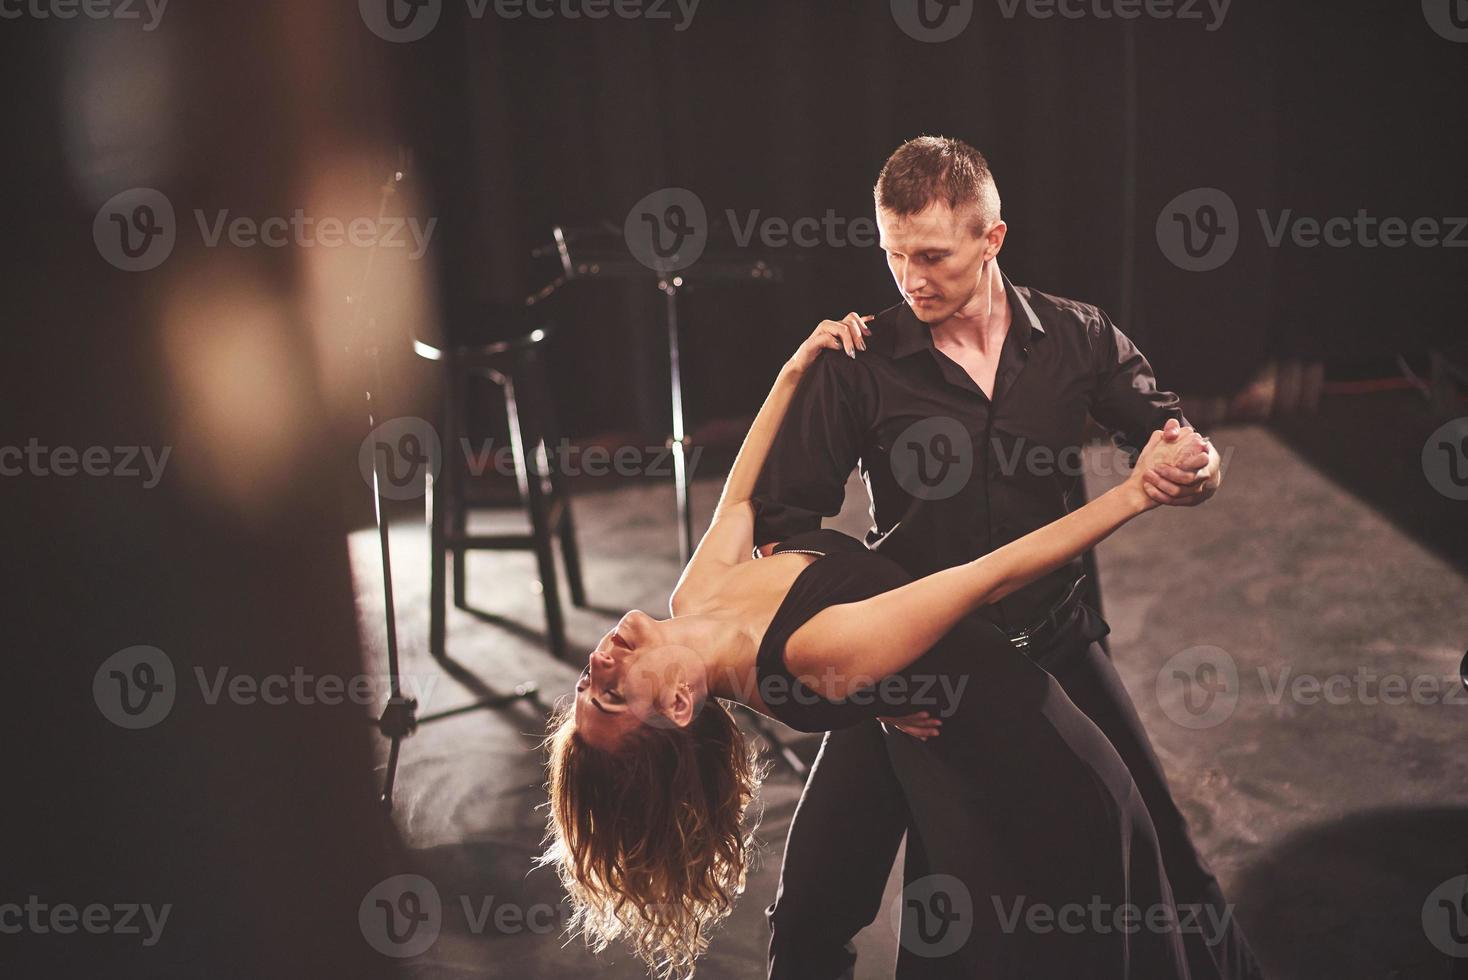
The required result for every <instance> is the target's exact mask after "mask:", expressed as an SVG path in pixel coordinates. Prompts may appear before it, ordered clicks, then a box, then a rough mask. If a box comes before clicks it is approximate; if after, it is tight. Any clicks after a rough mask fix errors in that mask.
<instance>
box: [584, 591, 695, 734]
mask: <svg viewBox="0 0 1468 980" xmlns="http://www.w3.org/2000/svg"><path fill="white" fill-rule="evenodd" d="M670 633H671V629H670V623H669V622H659V621H658V620H656V619H653V618H652V617H651V616H649V615H648V614H647V613H645V612H642V611H641V610H637V609H634V610H632V611H631V612H629V613H628V614H627V615H625V616H623V617H622V621H621V622H619V623H618V624H617V625H616V626H615V627H613V628H612V630H611V631H610V632H608V633H607V635H606V636H603V637H602V638H601V642H599V643H598V644H597V645H596V648H595V649H593V650H592V651H591V655H590V656H588V657H587V659H586V669H585V670H583V671H582V672H581V677H580V679H579V680H578V681H577V682H576V714H575V717H576V731H577V733H578V734H580V735H581V736H582V737H583V738H585V739H586V740H587V741H588V742H590V743H591V744H592V745H596V746H598V747H603V748H610V747H612V746H615V745H616V744H617V742H618V741H619V740H620V739H621V738H622V737H623V736H625V735H626V734H627V733H628V732H630V731H634V730H636V729H637V728H639V727H641V726H642V725H644V724H673V722H671V721H670V720H669V718H668V713H669V710H670V708H671V706H672V705H671V703H672V700H673V699H674V697H675V696H676V695H677V693H678V689H679V687H680V685H682V686H683V687H685V688H686V686H687V685H686V684H685V683H684V682H685V681H686V680H687V676H688V674H687V671H688V669H689V659H688V658H689V657H692V656H695V655H694V654H693V651H691V650H689V649H688V648H687V647H683V646H679V645H677V644H676V643H674V642H672V637H671V636H670Z"/></svg>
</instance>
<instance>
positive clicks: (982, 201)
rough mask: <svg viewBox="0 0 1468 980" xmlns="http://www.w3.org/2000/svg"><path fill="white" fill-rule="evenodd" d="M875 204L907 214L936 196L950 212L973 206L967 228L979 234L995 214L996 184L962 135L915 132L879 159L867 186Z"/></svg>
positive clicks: (922, 207)
mask: <svg viewBox="0 0 1468 980" xmlns="http://www.w3.org/2000/svg"><path fill="white" fill-rule="evenodd" d="M872 194H873V196H874V197H875V198H876V201H877V207H878V208H880V209H882V210H884V211H891V212H894V213H895V214H901V215H912V214H917V213H918V212H919V211H922V210H924V209H925V208H927V207H928V206H929V205H930V204H933V203H934V202H935V201H940V200H941V201H944V202H946V203H947V205H948V206H949V207H950V208H952V209H953V210H954V211H955V212H957V211H959V210H960V209H961V208H965V207H970V208H974V209H975V220H974V223H973V225H972V226H971V229H970V230H972V231H973V233H974V234H975V235H982V234H983V233H984V232H986V231H988V230H989V228H991V227H992V226H993V225H994V223H995V222H996V221H998V220H999V188H997V187H995V186H994V175H993V174H991V173H990V172H989V161H988V160H985V159H984V155H983V154H982V153H980V152H979V151H978V150H976V149H974V148H973V147H972V146H969V145H968V144H967V143H965V142H964V141H963V140H956V139H950V138H948V137H946V136H919V137H918V138H917V139H911V140H908V141H907V142H906V143H903V144H902V145H901V146H899V147H898V148H897V150H896V151H895V152H894V153H893V154H892V155H891V156H890V157H888V158H887V162H886V163H884V164H883V165H882V172H881V173H880V174H878V175H877V186H876V187H875V188H873V189H872Z"/></svg>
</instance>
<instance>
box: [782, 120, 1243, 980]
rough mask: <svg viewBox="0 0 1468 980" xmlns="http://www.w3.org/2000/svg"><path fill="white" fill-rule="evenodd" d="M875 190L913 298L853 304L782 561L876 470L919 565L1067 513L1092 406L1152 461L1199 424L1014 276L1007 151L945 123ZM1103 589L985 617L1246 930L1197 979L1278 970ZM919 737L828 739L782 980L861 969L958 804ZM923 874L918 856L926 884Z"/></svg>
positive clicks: (1193, 958)
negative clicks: (1176, 794)
mask: <svg viewBox="0 0 1468 980" xmlns="http://www.w3.org/2000/svg"><path fill="white" fill-rule="evenodd" d="M875 199H876V210H877V224H878V228H879V230H880V232H881V245H882V249H883V250H884V251H885V252H886V253H887V261H888V265H889V266H890V268H891V270H892V275H893V278H894V279H895V280H896V283H897V287H898V290H899V291H900V292H901V294H902V299H903V301H904V302H903V303H901V304H899V305H897V306H895V307H893V308H892V309H889V310H887V311H885V312H883V313H881V314H880V315H878V316H877V317H876V318H875V320H873V321H872V322H871V323H870V324H869V325H868V326H867V328H862V327H861V323H862V321H861V318H859V317H857V316H856V315H855V314H852V315H851V317H849V318H848V320H849V321H850V322H852V323H853V325H854V326H855V327H857V328H858V329H854V330H853V331H852V334H853V336H854V337H856V338H858V339H857V340H856V341H855V342H854V344H853V348H852V349H850V350H849V351H848V354H850V355H851V357H850V358H849V359H848V358H846V357H841V356H839V355H835V354H833V353H827V354H825V355H824V356H823V357H822V358H821V360H820V361H818V362H817V364H816V365H815V367H814V368H812V370H811V371H810V372H809V373H808V375H807V377H806V379H805V380H804V381H803V383H802V385H801V387H800V390H799V391H798V393H797V395H796V401H795V403H794V404H793V405H792V406H791V408H790V411H789V413H788V415H787V417H786V421H785V423H784V425H783V427H782V429H781V431H780V434H779V436H778V438H777V441H776V444H775V447H774V449H773V450H772V452H771V455H770V459H769V462H768V463H767V464H766V468H765V471H764V474H763V475H762V477H761V481H760V486H759V488H758V489H757V491H756V495H755V500H754V503H755V508H756V514H757V517H756V528H755V540H756V541H757V542H760V549H759V550H760V551H761V552H762V553H768V552H769V550H770V549H771V548H773V546H774V545H775V544H776V543H778V542H779V541H781V540H783V539H785V538H788V537H790V536H791V535H792V534H795V533H797V532H799V531H804V530H808V529H811V528H815V527H819V526H820V523H821V519H822V518H823V517H829V516H833V515H835V514H836V513H837V511H838V510H839V509H840V507H841V503H842V499H843V496H844V486H845V482H846V477H847V475H848V474H849V473H850V472H851V470H852V468H853V466H856V465H857V464H858V463H859V464H860V468H861V474H862V477H863V480H864V482H865V483H866V485H867V488H868V491H869V493H870V495H871V498H872V514H873V518H874V525H873V527H872V528H871V529H870V530H869V531H868V533H867V544H868V546H869V547H872V548H874V549H877V550H879V551H881V553H882V554H884V555H886V556H888V557H890V558H892V559H894V560H896V561H897V562H898V563H899V564H901V565H902V566H903V567H904V568H905V569H906V571H907V572H908V573H910V574H911V575H913V576H914V577H919V576H922V575H926V574H929V573H931V572H934V571H938V570H940V569H943V568H948V567H951V566H954V565H958V564H961V563H963V562H968V561H972V560H973V559H975V558H977V557H979V556H980V555H983V554H985V553H987V552H989V551H991V550H993V549H994V548H997V547H999V546H1001V545H1003V544H1005V543H1007V542H1009V541H1012V540H1014V539H1015V538H1018V537H1020V536H1022V535H1024V534H1026V533H1027V532H1029V531H1031V530H1033V529H1035V528H1037V527H1040V526H1042V525H1044V524H1047V523H1049V522H1051V521H1053V520H1056V519H1057V518H1059V517H1061V516H1062V515H1064V514H1065V513H1066V512H1067V511H1068V510H1069V509H1070V507H1071V504H1072V502H1073V501H1074V500H1076V498H1077V495H1078V494H1079V493H1080V492H1081V490H1082V488H1081V487H1080V475H1079V467H1078V466H1077V465H1076V464H1077V463H1078V461H1079V447H1080V445H1081V443H1082V440H1083V438H1084V433H1085V428H1086V418H1087V415H1089V416H1090V417H1091V418H1093V419H1095V420H1096V421H1097V422H1098V423H1100V424H1101V425H1102V426H1104V427H1105V428H1107V429H1108V430H1110V431H1111V432H1112V433H1113V435H1114V438H1115V440H1116V442H1117V443H1118V445H1120V446H1122V447H1123V448H1124V449H1128V450H1129V452H1130V454H1131V455H1132V458H1133V459H1134V458H1135V454H1136V452H1137V450H1138V447H1141V446H1143V445H1145V444H1146V441H1147V437H1148V435H1149V434H1150V433H1151V432H1152V431H1153V430H1155V429H1161V428H1164V426H1165V425H1166V424H1167V422H1168V420H1173V419H1175V420H1177V421H1178V422H1183V419H1182V413H1181V410H1180V407H1179V403H1178V399H1177V396H1176V395H1174V394H1172V393H1170V392H1165V391H1159V390H1158V389H1157V386H1156V383H1155V380H1154V378H1153V375H1152V369H1151V366H1150V365H1149V364H1148V363H1147V360H1146V359H1145V358H1144V357H1143V356H1142V355H1141V353H1140V352H1139V351H1138V350H1137V348H1136V347H1135V346H1134V345H1133V344H1132V343H1131V341H1129V340H1128V339H1127V338H1126V337H1125V336H1124V335H1123V334H1122V333H1121V331H1120V330H1118V329H1117V328H1116V327H1115V326H1114V325H1113V324H1112V322H1111V321H1110V319H1108V318H1107V316H1106V314H1105V313H1103V312H1101V311H1100V310H1098V309H1097V308H1095V307H1094V306H1089V305H1087V304H1084V303H1078V302H1075V301H1073V300H1067V299H1061V298H1058V297H1055V296H1049V295H1046V294H1044V293H1040V292H1038V291H1035V290H1031V289H1027V288H1024V287H1019V286H1015V285H1014V284H1013V283H1011V282H1010V281H1009V279H1008V277H1006V276H1005V275H1004V274H1003V273H1002V272H1001V271H1000V269H999V265H998V255H999V252H1000V250H1001V248H1002V247H1003V244H1004V237H1005V234H1006V231H1007V226H1006V225H1005V223H1004V221H1003V220H1002V218H1001V216H1000V201H999V194H998V190H997V188H996V187H995V184H994V180H993V177H992V175H991V174H990V172H989V168H988V164H987V162H986V161H985V159H984V157H983V155H982V154H980V153H979V152H978V151H977V150H975V149H974V148H973V147H971V146H969V145H967V144H966V143H963V142H961V141H958V140H952V139H945V138H938V137H922V138H920V139H915V140H912V141H909V142H907V143H905V144H903V145H902V146H901V147H899V148H898V150H897V151H896V152H895V153H893V154H892V156H891V157H890V158H889V159H888V161H887V163H886V164H885V166H884V167H883V168H882V172H881V175H880V176H879V178H878V180H877V184H876V188H875ZM858 348H859V350H858ZM1146 480H1147V482H1148V493H1149V494H1150V495H1151V496H1153V497H1154V499H1156V500H1158V501H1159V502H1161V503H1165V504H1169V505H1173V506H1194V505H1196V504H1199V503H1202V502H1203V501H1205V500H1207V499H1208V497H1209V496H1210V495H1212V494H1213V493H1214V492H1215V491H1216V489H1217V487H1218V485H1219V480H1220V464H1219V457H1218V454H1217V452H1216V450H1211V451H1210V458H1209V463H1208V465H1207V466H1206V467H1205V468H1204V469H1202V470H1199V471H1197V472H1185V471H1182V470H1178V469H1175V468H1164V469H1162V470H1160V471H1158V472H1155V473H1149V474H1147V475H1146ZM1084 594H1085V590H1084V580H1083V577H1082V576H1081V575H1080V571H1079V563H1076V565H1075V566H1072V567H1069V568H1064V569H1061V570H1059V571H1057V572H1055V573H1054V574H1052V575H1050V576H1048V577H1047V578H1045V579H1042V580H1041V581H1039V582H1036V583H1034V584H1033V585H1031V586H1029V587H1028V588H1026V589H1023V590H1021V591H1019V592H1016V593H1014V594H1013V595H1011V596H1010V597H1008V598H1006V599H1004V600H1003V601H1001V602H999V603H998V604H997V605H994V606H991V607H988V608H986V609H985V610H984V611H983V613H982V615H983V616H984V617H985V618H987V619H989V620H991V621H992V622H993V623H994V624H995V625H997V626H998V627H999V628H1001V629H1002V630H1004V631H1005V632H1006V633H1007V634H1008V635H1009V637H1010V639H1011V642H1012V643H1014V644H1015V646H1016V647H1017V648H1019V649H1020V650H1022V651H1023V652H1024V653H1025V654H1026V655H1028V656H1029V657H1031V658H1032V659H1033V660H1035V661H1036V662H1037V663H1038V664H1039V665H1040V666H1042V667H1044V668H1045V669H1046V670H1047V671H1049V672H1050V673H1051V674H1052V675H1053V676H1054V677H1055V678H1056V680H1057V681H1058V682H1059V683H1060V685H1061V686H1062V687H1063V688H1064V690H1065V692H1066V694H1067V695H1069V697H1070V698H1071V700H1072V701H1074V702H1075V704H1076V705H1077V706H1078V707H1079V708H1080V709H1081V710H1082V711H1083V712H1085V713H1086V714H1087V716H1089V717H1090V719H1091V720H1092V721H1093V722H1095V724H1096V725H1097V726H1098V727H1099V728H1100V729H1101V730H1102V731H1103V732H1104V733H1105V734H1106V736H1107V737H1108V738H1109V739H1110V740H1111V742H1112V744H1113V745H1114V746H1115V747H1116V750H1117V752H1118V753H1119V754H1120V755H1121V757H1122V759H1123V760H1124V761H1125V762H1126V764H1127V767H1128V768H1129V769H1130V771H1131V773H1132V777H1133V779H1134V780H1135V781H1136V783H1137V785H1138V787H1139V788H1140V790H1141V793H1142V796H1143V798H1144V800H1145V802H1146V805H1147V807H1148V810H1149V811H1150V813H1151V816H1152V819H1153V822H1154V823H1155V825H1156V828H1157V834H1158V838H1159V841H1160V843H1161V847H1162V854H1163V860H1164V862H1165V864H1166V869H1167V874H1168V878H1169V881H1170V884H1171V886H1172V890H1173V896H1174V899H1175V901H1176V904H1177V905H1178V906H1179V907H1180V908H1184V909H1186V907H1188V906H1194V905H1197V906H1201V907H1203V908H1201V910H1200V911H1201V917H1200V921H1202V922H1208V923H1225V925H1223V926H1220V927H1219V928H1216V929H1208V930H1201V931H1188V932H1187V933H1186V935H1185V937H1184V941H1185V943H1186V946H1187V955H1188V961H1189V969H1190V971H1191V973H1192V975H1193V977H1194V978H1195V980H1196V978H1213V977H1226V978H1241V977H1259V976H1260V975H1261V974H1260V971H1259V967H1258V964H1257V963H1256V961H1255V960H1254V957H1253V954H1252V953H1251V951H1250V950H1249V947H1248V944H1247V943H1246V942H1245V940H1244V938H1243V935H1242V933H1241V932H1240V930H1239V929H1238V926H1237V925H1236V924H1235V923H1234V920H1233V916H1232V914H1231V910H1230V909H1229V908H1228V907H1227V905H1226V903H1225V901H1224V898H1223V895H1222V893H1221V891H1220V889H1219V886H1218V882H1217V880H1216V879H1215V878H1214V876H1213V874H1212V872H1211V871H1209V869H1208V867H1207V865H1206V863H1205V862H1204V861H1203V860H1202V858H1201V857H1200V856H1199V855H1198V853H1197V851H1196V849H1195V848H1194V847H1193V844H1192V842H1191V840H1190V839H1189V835H1188V829H1187V825H1186V822H1185V820H1184V819H1183V816H1182V814H1181V813H1179V811H1178V809H1177V806H1176V805H1175V803H1174V802H1173V800H1172V796H1171V794H1170V792H1169V790H1168V787H1167V783H1166V780H1165V778H1164V776H1163V773H1162V769H1161V766H1160V764H1159V763H1158V760H1157V757H1156V755H1155V753H1154V752H1153V749H1152V746H1151V743H1150V742H1149V740H1148V738H1147V735H1146V732H1145V731H1144V730H1143V728H1142V725H1141V721H1140V719H1139V718H1138V717H1137V714H1136V710H1135V708H1134V707H1133V705H1132V703H1131V701H1130V699H1129V698H1128V696H1127V693H1126V691H1125V689H1124V688H1123V686H1122V684H1121V680H1120V678H1119V677H1118V676H1117V673H1116V670H1115V668H1114V667H1113V666H1112V664H1111V662H1110V659H1109V654H1108V653H1107V651H1106V650H1105V649H1104V648H1103V647H1102V646H1101V645H1100V643H1099V642H1098V641H1099V640H1100V639H1101V638H1102V637H1104V636H1105V635H1106V634H1107V633H1108V632H1109V627H1108V626H1107V625H1106V624H1105V622H1104V621H1103V620H1102V619H1101V617H1100V615H1099V614H1098V613H1097V612H1096V611H1095V610H1093V609H1091V608H1089V607H1087V606H1086V604H1085V603H1084V602H1083V601H1082V597H1083V595H1084ZM977 673H978V672H977V671H976V674H977ZM979 676H980V678H981V675H979ZM898 727H901V728H902V729H903V731H906V732H908V733H910V734H912V735H917V736H919V737H922V738H926V737H929V736H931V735H933V734H936V732H937V729H936V728H935V727H934V726H933V724H932V721H931V720H930V719H929V720H917V719H913V720H909V721H906V722H901V723H899V725H898ZM903 739H909V735H903V734H897V733H894V732H892V731H884V730H883V729H882V728H881V727H879V726H877V725H875V724H874V725H871V726H864V727H861V728H857V729H851V730H847V731H845V732H839V733H832V734H830V735H828V736H827V737H826V740H825V742H824V743H823V745H822V748H821V753H820V756H819V758H818V759H817V762H816V765H815V767H814V768H813V770H812V773H811V776H810V780H809V782H808V784H807V786H806V789H805V792H804V794H803V795H802V797H801V801H800V805H799V807H798V808H797V810H796V814H795V818H794V821H793V823H792V825H791V829H790V837H789V840H788V841H787V844H786V852H785V862H784V866H783V868H782V871H781V881H780V889H779V893H778V895H777V897H776V901H775V903H774V904H773V905H771V906H770V908H769V910H768V916H769V920H770V926H771V941H770V963H769V975H770V977H771V978H772V980H835V978H837V977H843V976H846V977H849V976H850V975H851V974H852V971H853V968H854V963H855V958H856V954H855V950H854V947H853V946H852V945H851V943H850V940H851V939H852V937H853V936H854V935H855V934H856V933H857V932H858V931H860V930H861V929H862V928H864V927H865V926H866V925H868V924H869V923H870V922H872V921H873V919H875V918H876V916H877V914H878V913H879V912H880V906H881V898H882V893H883V889H884V886H885V883H886V879H887V876H888V873H889V871H890V869H891V867H892V862H893V860H894V859H895V856H896V852H897V848H898V845H899V843H900V841H901V839H902V836H903V833H904V831H905V830H906V829H907V827H908V822H909V819H910V816H915V814H916V812H917V808H919V807H927V808H932V807H942V806H943V805H944V802H943V800H942V787H923V786H921V785H920V784H921V780H918V781H917V784H918V788H917V789H916V790H915V789H914V785H915V783H914V780H913V778H912V774H911V773H907V772H905V773H904V774H903V775H904V776H905V777H907V778H906V779H905V780H901V781H900V780H899V778H898V776H897V775H896V774H895V773H894V771H893V766H894V761H895V760H901V759H904V758H909V759H916V758H918V757H917V756H914V755H913V754H912V751H911V750H910V749H909V748H906V747H904V748H902V749H901V750H900V751H893V752H891V753H890V755H889V751H888V750H889V749H890V748H893V747H894V746H895V744H896V742H895V740H903ZM909 741H910V739H909ZM914 744H915V743H914ZM998 750H1003V751H1019V752H1022V751H1023V746H1004V747H1002V749H1001V748H999V747H996V751H998ZM904 787H905V789H904ZM914 797H917V798H914ZM996 805H1002V802H1001V801H996ZM910 808H911V814H910ZM930 812H931V811H930ZM955 846H965V845H963V844H962V843H959V844H956V845H955ZM909 850H910V851H911V845H910V847H909ZM919 860H920V861H928V862H931V863H929V864H928V865H927V866H926V867H923V866H921V864H919V865H917V866H916V870H917V871H918V872H923V871H927V872H936V873H940V872H942V870H943V869H942V867H941V866H940V862H939V861H937V860H936V858H935V857H934V856H933V855H926V856H924V857H923V858H921V859H919ZM914 867H915V865H914V858H913V855H912V854H911V853H910V854H909V868H908V877H909V879H911V878H912V877H913V875H914ZM982 901H983V897H982V896H979V897H976V898H975V904H976V905H977V904H979V903H981V902H982ZM906 954H907V951H906V950H905V951H904V960H905V961H906V962H907V963H908V964H909V965H911V966H913V967H914V969H913V972H914V973H916V972H918V970H917V967H918V966H920V964H916V963H914V961H913V960H912V957H910V956H907V955H906ZM899 972H903V971H902V966H901V964H900V965H899Z"/></svg>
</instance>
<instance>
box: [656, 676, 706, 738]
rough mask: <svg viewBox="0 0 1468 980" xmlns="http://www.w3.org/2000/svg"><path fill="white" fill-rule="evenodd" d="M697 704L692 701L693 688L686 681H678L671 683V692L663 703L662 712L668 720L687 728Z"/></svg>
mask: <svg viewBox="0 0 1468 980" xmlns="http://www.w3.org/2000/svg"><path fill="white" fill-rule="evenodd" d="M697 708H698V705H697V704H696V703H695V702H694V698H693V689H692V688H691V687H689V686H688V682H687V681H679V682H678V683H677V684H675V685H673V691H672V694H671V695H670V696H669V697H668V699H667V703H666V704H664V705H663V714H665V715H666V716H667V717H668V720H669V721H671V722H672V723H673V724H675V725H677V726H678V727H679V728H687V727H688V726H689V725H690V724H691V723H692V722H693V715H694V713H695V711H696V710H697Z"/></svg>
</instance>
